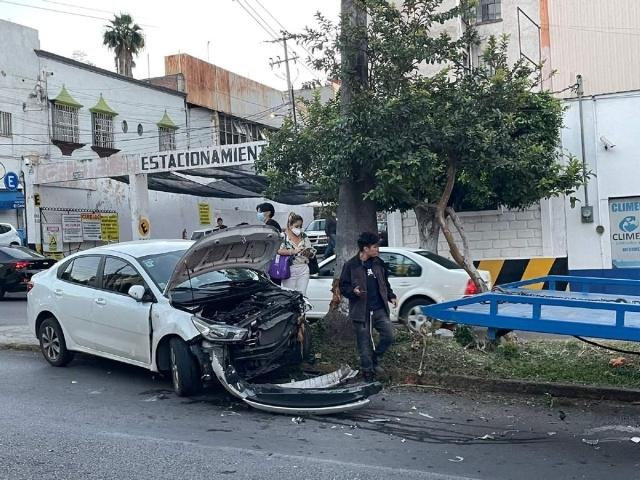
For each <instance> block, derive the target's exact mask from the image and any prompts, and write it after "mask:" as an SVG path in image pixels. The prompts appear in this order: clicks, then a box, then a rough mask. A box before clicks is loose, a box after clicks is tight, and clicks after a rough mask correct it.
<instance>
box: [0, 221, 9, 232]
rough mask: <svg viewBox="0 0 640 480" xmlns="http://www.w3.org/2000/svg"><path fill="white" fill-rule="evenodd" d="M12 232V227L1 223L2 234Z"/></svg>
mask: <svg viewBox="0 0 640 480" xmlns="http://www.w3.org/2000/svg"><path fill="white" fill-rule="evenodd" d="M10 231H11V227H10V226H9V225H3V224H1V223H0V233H7V232H10Z"/></svg>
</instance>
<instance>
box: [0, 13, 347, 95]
mask: <svg viewBox="0 0 640 480" xmlns="http://www.w3.org/2000/svg"><path fill="white" fill-rule="evenodd" d="M34 7H38V8H34ZM53 10H56V11H53ZM247 10H248V11H249V12H250V13H251V14H252V15H253V16H254V17H256V18H257V19H258V20H259V21H262V22H265V23H267V24H268V27H266V29H267V30H269V27H270V28H272V29H274V30H275V31H276V33H277V32H279V31H280V30H282V26H284V27H285V29H286V30H287V31H289V32H292V33H297V32H301V31H302V29H303V28H304V27H305V26H313V25H315V24H316V21H315V18H314V15H315V13H316V12H318V11H319V12H321V13H322V14H324V15H325V16H327V17H328V18H331V19H334V20H336V19H337V18H338V16H339V10H340V1H339V0H180V1H178V2H175V1H174V2H167V1H164V0H155V1H154V0H109V1H107V2H105V1H97V0H0V18H1V19H3V20H9V21H11V22H14V23H19V24H21V25H26V26H28V27H31V28H35V29H36V30H38V31H39V37H40V48H41V49H42V50H47V51H50V52H53V53H57V54H59V55H63V56H65V57H71V56H72V55H73V52H74V51H76V50H80V51H83V52H84V53H86V57H85V58H86V60H88V61H90V62H92V63H93V64H95V65H96V66H98V67H101V68H106V69H108V70H115V65H114V59H113V54H112V52H110V51H109V50H108V49H107V48H106V47H104V46H103V45H102V34H103V32H104V29H105V28H104V26H105V25H106V24H107V23H108V20H109V19H110V18H113V14H114V13H121V12H125V13H129V14H130V15H131V16H132V17H133V19H134V20H135V21H136V22H137V23H138V24H139V25H140V26H141V27H142V28H143V31H144V34H145V43H146V47H145V49H144V50H143V51H142V52H141V54H140V55H139V56H138V58H137V59H136V64H137V66H136V68H135V69H134V71H133V74H134V77H135V78H147V77H148V76H149V75H150V76H151V77H157V76H162V75H164V57H165V55H171V54H176V53H179V52H180V53H188V54H190V55H193V56H195V57H198V58H201V59H203V60H207V58H208V59H209V61H210V62H211V63H215V64H216V65H219V66H221V67H223V68H225V69H227V70H230V71H232V72H235V73H237V74H240V75H243V76H246V77H249V78H251V79H253V80H256V81H259V82H261V83H264V84H267V85H269V86H271V87H273V88H277V89H280V90H286V77H285V71H284V65H282V66H281V67H280V68H277V67H274V68H273V69H272V68H271V67H270V65H269V59H270V58H273V59H274V60H277V58H276V57H277V56H280V58H282V57H283V56H284V55H283V53H284V49H283V46H282V43H276V44H274V43H268V42H269V41H270V40H273V37H274V36H275V34H274V33H271V34H269V33H267V31H265V29H263V28H261V27H260V26H259V25H258V23H257V22H256V20H254V19H253V18H252V17H251V16H250V15H249V13H248V12H247ZM258 14H259V17H261V18H262V20H261V19H260V18H259V17H258ZM278 22H279V23H278ZM292 47H293V49H294V50H295V51H296V52H297V53H298V54H299V56H300V60H305V59H306V58H307V57H308V54H307V52H305V51H304V50H302V49H301V48H300V47H298V46H296V45H295V44H294V45H292ZM300 60H299V61H298V62H297V63H296V64H293V63H292V64H290V65H291V78H292V81H293V83H294V87H295V88H300V86H301V85H302V82H304V81H309V80H312V79H314V78H319V79H324V78H325V76H324V75H323V74H322V73H320V72H313V69H311V68H310V67H308V65H307V66H306V67H307V68H305V65H301V62H300Z"/></svg>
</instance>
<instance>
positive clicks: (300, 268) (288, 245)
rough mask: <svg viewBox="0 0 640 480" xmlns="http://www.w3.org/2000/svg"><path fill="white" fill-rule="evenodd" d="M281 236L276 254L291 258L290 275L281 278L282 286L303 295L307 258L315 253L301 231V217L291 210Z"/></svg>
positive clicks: (307, 267) (305, 287) (307, 270)
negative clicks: (284, 278)
mask: <svg viewBox="0 0 640 480" xmlns="http://www.w3.org/2000/svg"><path fill="white" fill-rule="evenodd" d="M283 237H284V238H283V240H282V244H281V245H280V250H278V255H286V256H291V257H293V258H292V259H291V265H290V270H291V276H290V277H289V278H287V279H286V280H282V286H283V287H284V288H288V289H290V290H296V291H298V292H300V293H302V294H303V295H305V294H306V293H307V285H308V284H309V259H310V258H311V257H313V256H314V255H315V251H314V249H313V247H312V246H311V241H310V240H309V238H308V237H307V236H306V235H305V233H304V232H303V231H302V217H301V216H300V215H298V214H296V213H293V212H291V213H290V214H289V220H288V221H287V228H286V229H285V231H284V232H283Z"/></svg>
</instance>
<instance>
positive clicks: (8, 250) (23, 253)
mask: <svg viewBox="0 0 640 480" xmlns="http://www.w3.org/2000/svg"><path fill="white" fill-rule="evenodd" d="M0 252H2V253H4V254H5V255H6V256H8V257H10V258H17V259H19V260H32V259H34V258H35V259H41V258H46V257H43V256H42V255H40V254H39V253H38V252H34V251H33V250H29V249H28V248H26V247H2V248H0Z"/></svg>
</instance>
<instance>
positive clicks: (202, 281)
mask: <svg viewBox="0 0 640 480" xmlns="http://www.w3.org/2000/svg"><path fill="white" fill-rule="evenodd" d="M263 280H264V278H263V277H262V276H261V275H260V274H259V273H258V272H256V271H254V270H249V269H246V268H230V269H228V270H216V271H213V272H207V273H204V274H202V275H198V276H196V277H192V278H191V279H190V280H186V281H184V282H182V283H181V284H180V285H178V286H177V287H176V289H185V288H189V289H194V290H203V289H210V288H213V289H215V288H218V287H222V286H228V285H229V284H232V285H237V284H240V283H252V282H261V281H263Z"/></svg>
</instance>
